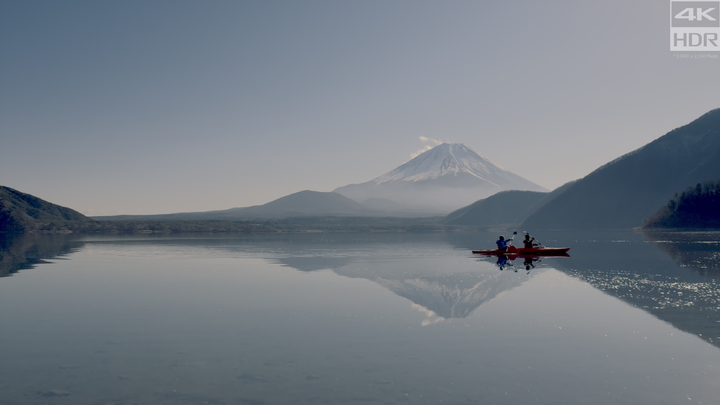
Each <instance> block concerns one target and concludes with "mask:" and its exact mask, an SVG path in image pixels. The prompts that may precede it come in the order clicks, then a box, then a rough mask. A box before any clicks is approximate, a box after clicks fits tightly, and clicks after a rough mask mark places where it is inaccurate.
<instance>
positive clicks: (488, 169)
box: [335, 143, 547, 213]
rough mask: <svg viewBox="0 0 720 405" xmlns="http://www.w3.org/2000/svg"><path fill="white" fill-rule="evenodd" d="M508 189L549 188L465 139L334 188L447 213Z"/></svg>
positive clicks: (352, 195)
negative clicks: (493, 159)
mask: <svg viewBox="0 0 720 405" xmlns="http://www.w3.org/2000/svg"><path fill="white" fill-rule="evenodd" d="M503 190H529V191H547V190H546V189H545V188H543V187H541V186H539V185H537V184H535V183H533V182H531V181H529V180H526V179H524V178H522V177H520V176H518V175H516V174H514V173H512V172H510V171H508V170H506V169H504V168H502V167H501V166H499V165H497V164H495V163H493V162H491V161H490V160H489V159H487V158H485V157H483V156H481V155H479V154H478V153H477V152H475V151H474V150H472V149H471V148H469V147H467V146H465V145H463V144H459V143H443V144H440V145H438V146H436V147H434V148H432V149H430V150H428V151H426V152H424V153H422V154H421V155H419V156H417V157H415V158H413V159H412V160H410V161H409V162H407V163H405V164H403V165H401V166H399V167H397V168H396V169H394V170H391V171H390V172H388V173H385V174H383V175H381V176H379V177H376V178H375V179H372V180H370V181H368V182H365V183H361V184H350V185H347V186H343V187H339V188H337V189H335V192H336V193H339V194H342V195H344V196H347V197H349V198H352V199H353V200H356V201H365V200H368V199H370V198H382V199H387V200H391V201H394V202H397V203H400V204H412V205H415V206H417V205H420V204H422V205H424V206H426V207H434V209H435V210H437V211H444V212H446V213H447V212H449V211H451V210H454V209H457V208H459V207H462V206H464V205H467V204H470V203H472V202H474V201H477V200H478V199H481V198H484V197H487V196H490V195H492V194H495V193H497V192H499V191H503Z"/></svg>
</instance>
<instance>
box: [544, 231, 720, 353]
mask: <svg viewBox="0 0 720 405" xmlns="http://www.w3.org/2000/svg"><path fill="white" fill-rule="evenodd" d="M594 236H595V237H596V238H597V239H594V240H592V241H588V242H573V241H572V240H571V238H572V235H565V236H563V238H560V237H558V241H559V242H560V243H563V242H564V243H569V244H571V245H572V246H573V248H572V252H573V254H572V256H571V257H570V258H568V259H567V260H562V261H557V262H556V263H553V265H554V266H555V267H556V268H557V269H558V270H561V271H563V272H565V273H566V274H569V275H571V276H573V277H576V278H578V279H581V280H583V281H585V282H588V283H589V284H591V285H592V286H593V287H595V288H597V289H599V290H602V291H604V292H605V293H607V294H610V295H612V296H614V297H617V298H619V299H621V300H623V301H625V302H627V303H629V304H631V305H633V306H635V307H638V308H641V309H643V310H645V311H647V312H649V313H651V314H652V315H654V316H655V317H657V318H659V319H661V320H663V321H665V322H668V323H670V324H672V325H673V326H675V327H676V328H678V329H680V330H683V331H686V332H689V333H692V334H694V335H696V336H698V337H700V338H702V339H704V340H705V341H707V342H708V343H711V344H713V345H715V346H718V347H720V283H719V281H720V277H719V276H720V274H719V273H718V254H719V252H720V233H717V232H715V233H713V232H705V233H657V232H655V233H644V234H643V233H636V232H614V233H612V232H607V233H603V234H599V235H594Z"/></svg>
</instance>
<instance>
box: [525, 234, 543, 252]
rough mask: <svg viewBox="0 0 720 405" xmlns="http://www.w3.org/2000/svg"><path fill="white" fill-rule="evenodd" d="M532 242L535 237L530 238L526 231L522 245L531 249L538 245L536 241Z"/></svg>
mask: <svg viewBox="0 0 720 405" xmlns="http://www.w3.org/2000/svg"><path fill="white" fill-rule="evenodd" d="M533 242H535V238H532V239H530V234H529V233H526V234H525V240H523V246H524V247H525V249H532V248H534V247H535V246H540V245H538V244H537V243H533Z"/></svg>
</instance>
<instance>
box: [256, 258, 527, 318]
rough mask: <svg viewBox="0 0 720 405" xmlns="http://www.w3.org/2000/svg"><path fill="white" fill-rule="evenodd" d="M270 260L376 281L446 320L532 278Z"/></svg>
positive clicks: (346, 260)
mask: <svg viewBox="0 0 720 405" xmlns="http://www.w3.org/2000/svg"><path fill="white" fill-rule="evenodd" d="M269 260H270V261H273V262H276V263H279V264H282V265H284V266H287V267H291V268H294V269H296V270H299V271H313V270H323V269H328V270H332V271H333V272H334V273H335V274H337V275H340V276H344V277H350V278H364V279H367V280H370V281H373V282H375V283H377V284H379V285H381V286H383V287H385V288H386V289H388V290H390V291H392V292H393V293H395V294H396V295H399V296H401V297H403V298H406V299H408V300H410V301H411V302H413V303H414V304H416V305H418V306H419V307H420V308H422V309H424V310H425V311H429V313H430V314H432V315H433V316H438V317H441V318H444V319H451V318H465V317H467V316H468V315H470V314H471V313H472V312H473V311H475V310H476V309H477V308H478V307H480V306H481V305H483V304H484V303H486V302H488V301H490V300H491V299H493V298H494V297H496V296H498V295H499V294H501V293H503V292H505V291H508V290H510V289H512V288H515V287H517V286H519V285H521V284H522V283H524V282H526V281H527V280H529V277H517V275H512V274H503V273H500V272H491V271H487V269H486V270H485V271H474V272H473V271H467V272H459V273H457V272H445V271H442V269H430V271H428V269H427V268H423V267H422V266H421V265H419V264H418V263H416V265H417V266H416V267H407V268H405V267H402V265H401V264H398V263H392V264H387V265H384V266H367V265H363V263H365V262H366V259H365V258H363V257H356V258H327V257H321V256H316V257H284V258H278V259H269ZM351 263H352V264H354V265H350V264H351ZM401 267H402V268H401ZM398 270H400V271H398ZM476 270H477V269H476Z"/></svg>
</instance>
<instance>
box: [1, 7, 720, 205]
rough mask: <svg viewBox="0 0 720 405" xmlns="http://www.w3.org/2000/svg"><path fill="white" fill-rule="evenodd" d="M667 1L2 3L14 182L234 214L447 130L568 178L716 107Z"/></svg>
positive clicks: (708, 66)
mask: <svg viewBox="0 0 720 405" xmlns="http://www.w3.org/2000/svg"><path fill="white" fill-rule="evenodd" d="M669 9H670V7H669V1H663V0H652V1H627V0H617V1H616V0H612V1H605V0H603V1H592V2H591V1H582V2H579V1H559V0H549V1H511V2H507V1H505V2H501V1H470V0H462V1H460V0H451V1H447V2H439V1H385V0H383V1H380V0H369V1H340V2H338V1H229V0H228V1H220V0H212V1H182V0H172V1H170V0H168V1H157V0H148V1H145V0H143V1H139V0H128V1H62V2H58V1H36V0H33V1H3V2H0V185H3V186H7V187H12V188H15V189H17V190H20V191H22V192H26V193H30V194H33V195H35V196H38V197H40V198H43V199H45V200H48V201H50V202H53V203H56V204H60V205H64V206H68V207H70V208H73V209H75V210H78V211H79V212H81V213H83V214H86V215H115V214H156V213H171V212H188V211H207V210H217V209H226V208H232V207H242V206H250V205H256V204H263V203H265V202H268V201H271V200H273V199H276V198H279V197H282V196H284V195H287V194H290V193H293V192H297V191H301V190H307V189H309V190H316V191H332V190H334V189H335V188H337V187H340V186H344V185H347V184H351V183H361V182H365V181H368V180H371V179H373V178H375V177H377V176H379V175H381V174H383V173H385V172H387V171H390V170H392V169H394V168H395V167H397V166H399V165H400V164H402V163H404V162H406V161H407V160H409V159H410V158H411V156H413V154H414V153H417V152H418V151H420V150H422V149H424V148H426V147H427V146H434V145H435V142H434V140H438V141H441V142H457V143H464V144H466V145H468V146H470V147H471V148H473V149H474V150H476V151H477V152H478V153H480V154H482V155H483V156H486V157H488V158H489V159H491V160H492V161H493V162H495V163H498V164H500V165H501V166H503V167H505V168H506V169H508V170H510V171H512V172H514V173H516V174H518V175H520V176H523V177H525V178H527V179H529V180H531V181H533V182H535V183H537V184H539V185H541V186H543V187H546V188H548V189H553V188H555V187H558V186H560V185H562V184H564V183H565V182H567V181H570V180H574V179H577V178H581V177H583V176H585V175H587V174H588V173H590V172H591V171H593V170H594V169H596V168H597V167H599V166H601V165H603V164H604V163H607V162H608V161H610V160H613V159H615V158H617V157H619V156H621V155H623V154H625V153H627V152H630V151H632V150H634V149H636V148H638V147H641V146H643V145H645V144H646V143H648V142H650V141H652V140H654V139H656V138H658V137H660V136H662V135H664V134H665V133H667V132H669V131H670V130H672V129H674V128H677V127H679V126H682V125H685V124H687V123H689V122H691V121H692V120H694V119H696V118H697V117H699V116H701V115H702V114H704V113H706V112H707V111H709V110H711V109H714V108H717V107H720V96H718V94H720V77H719V76H718V74H719V73H720V58H719V56H720V52H707V53H695V52H687V53H678V52H671V51H670V43H669V42H670V41H669V32H670V31H669ZM698 56H699V57H698Z"/></svg>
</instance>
